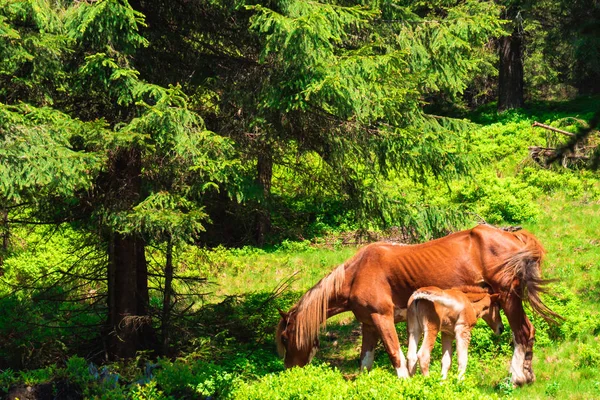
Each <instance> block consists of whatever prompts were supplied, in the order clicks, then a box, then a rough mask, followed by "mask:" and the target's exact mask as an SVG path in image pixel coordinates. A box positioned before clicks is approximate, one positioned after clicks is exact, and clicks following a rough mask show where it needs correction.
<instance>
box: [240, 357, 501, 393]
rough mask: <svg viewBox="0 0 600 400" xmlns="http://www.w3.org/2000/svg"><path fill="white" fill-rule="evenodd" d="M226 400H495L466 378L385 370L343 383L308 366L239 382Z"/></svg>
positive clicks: (336, 374)
mask: <svg viewBox="0 0 600 400" xmlns="http://www.w3.org/2000/svg"><path fill="white" fill-rule="evenodd" d="M230 398H232V399H239V400H242V399H243V400H250V399H265V400H278V399H343V400H346V399H357V400H363V399H394V398H395V399H398V398H413V399H455V398H461V399H488V398H497V397H496V396H493V395H485V394H483V393H482V392H481V391H479V390H478V389H477V388H476V386H475V384H474V382H473V381H472V380H470V379H469V378H467V379H466V380H465V381H463V382H458V381H456V380H452V379H450V380H448V381H440V377H439V376H436V375H435V374H433V376H432V377H428V378H425V377H423V376H420V375H416V376H414V377H413V378H411V379H398V378H397V377H396V374H395V373H394V372H393V371H390V370H389V369H382V368H374V369H373V370H372V371H371V372H370V373H363V374H359V375H358V376H357V377H356V378H355V379H353V380H349V381H347V380H345V379H344V377H343V375H342V374H340V372H339V371H338V370H336V369H332V368H330V367H328V366H327V365H324V364H321V365H309V366H307V367H304V368H293V369H290V370H286V371H284V372H282V373H280V374H270V375H266V376H264V377H263V378H261V379H260V380H259V381H257V382H243V383H241V384H239V385H238V386H236V387H235V389H234V390H233V392H232V393H231V396H230Z"/></svg>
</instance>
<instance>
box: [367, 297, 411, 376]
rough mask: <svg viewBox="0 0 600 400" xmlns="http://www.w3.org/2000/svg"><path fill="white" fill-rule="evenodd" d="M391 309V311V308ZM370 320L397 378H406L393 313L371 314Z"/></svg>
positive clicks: (402, 354) (404, 362)
mask: <svg viewBox="0 0 600 400" xmlns="http://www.w3.org/2000/svg"><path fill="white" fill-rule="evenodd" d="M391 309H392V310H393V306H392V307H391ZM371 319H372V320H373V324H374V325H375V327H376V328H377V331H378V332H379V335H380V336H381V340H382V342H383V346H384V347H385V351H387V353H388V355H389V357H390V361H391V362H392V365H393V366H394V368H395V369H396V373H397V374H398V377H399V378H408V369H407V368H406V359H405V358H404V353H402V350H401V349H400V342H399V341H398V333H397V332H396V325H394V314H393V312H390V313H388V314H371Z"/></svg>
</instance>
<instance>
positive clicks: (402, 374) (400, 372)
mask: <svg viewBox="0 0 600 400" xmlns="http://www.w3.org/2000/svg"><path fill="white" fill-rule="evenodd" d="M396 373H397V374H398V378H408V377H409V375H408V369H406V368H396Z"/></svg>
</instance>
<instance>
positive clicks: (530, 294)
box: [496, 230, 564, 323]
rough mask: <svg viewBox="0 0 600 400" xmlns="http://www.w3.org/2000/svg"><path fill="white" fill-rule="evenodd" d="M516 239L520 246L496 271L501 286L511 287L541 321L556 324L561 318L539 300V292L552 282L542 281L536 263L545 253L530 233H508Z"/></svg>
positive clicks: (543, 291)
mask: <svg viewBox="0 0 600 400" xmlns="http://www.w3.org/2000/svg"><path fill="white" fill-rule="evenodd" d="M511 233H512V234H513V235H514V236H515V237H516V238H517V239H519V240H520V241H521V242H523V244H524V247H523V248H521V249H520V250H518V251H516V252H514V253H513V254H511V255H510V256H509V257H508V258H506V259H505V260H504V261H503V262H502V263H500V264H499V265H498V266H497V267H496V268H497V269H496V271H498V272H499V273H500V274H501V275H502V284H503V286H504V287H506V288H511V290H513V291H515V290H516V294H517V295H518V296H519V297H520V298H521V299H523V300H526V301H528V302H529V304H530V305H531V308H532V309H533V311H535V312H536V313H537V314H538V315H540V316H541V317H542V318H544V319H545V320H546V321H547V322H550V323H556V322H557V320H558V319H564V318H563V317H561V316H560V315H558V314H557V313H555V312H554V311H552V310H551V309H550V308H548V306H546V305H545V304H544V303H543V302H542V299H541V298H540V294H541V293H545V292H547V291H548V289H547V285H548V284H549V283H552V282H553V281H554V280H553V279H543V278H542V276H541V267H540V264H541V263H542V260H543V258H544V255H545V253H546V251H545V250H544V248H543V247H542V245H541V244H540V242H539V241H538V240H537V239H536V238H535V236H533V235H532V234H531V233H529V232H527V231H524V230H521V231H517V232H511ZM515 279H518V281H519V282H520V284H519V286H518V287H516V288H515V287H513V286H512V282H513V281H514V280H515Z"/></svg>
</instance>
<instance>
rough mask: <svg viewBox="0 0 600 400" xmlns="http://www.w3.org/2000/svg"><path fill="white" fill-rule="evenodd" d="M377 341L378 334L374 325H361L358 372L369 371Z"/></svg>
mask: <svg viewBox="0 0 600 400" xmlns="http://www.w3.org/2000/svg"><path fill="white" fill-rule="evenodd" d="M377 341H379V333H378V332H377V328H375V326H374V325H369V324H364V323H363V324H362V347H361V350H360V370H361V372H362V371H363V370H364V369H365V368H366V369H367V371H370V370H371V367H372V366H373V360H375V346H376V345H377Z"/></svg>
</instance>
